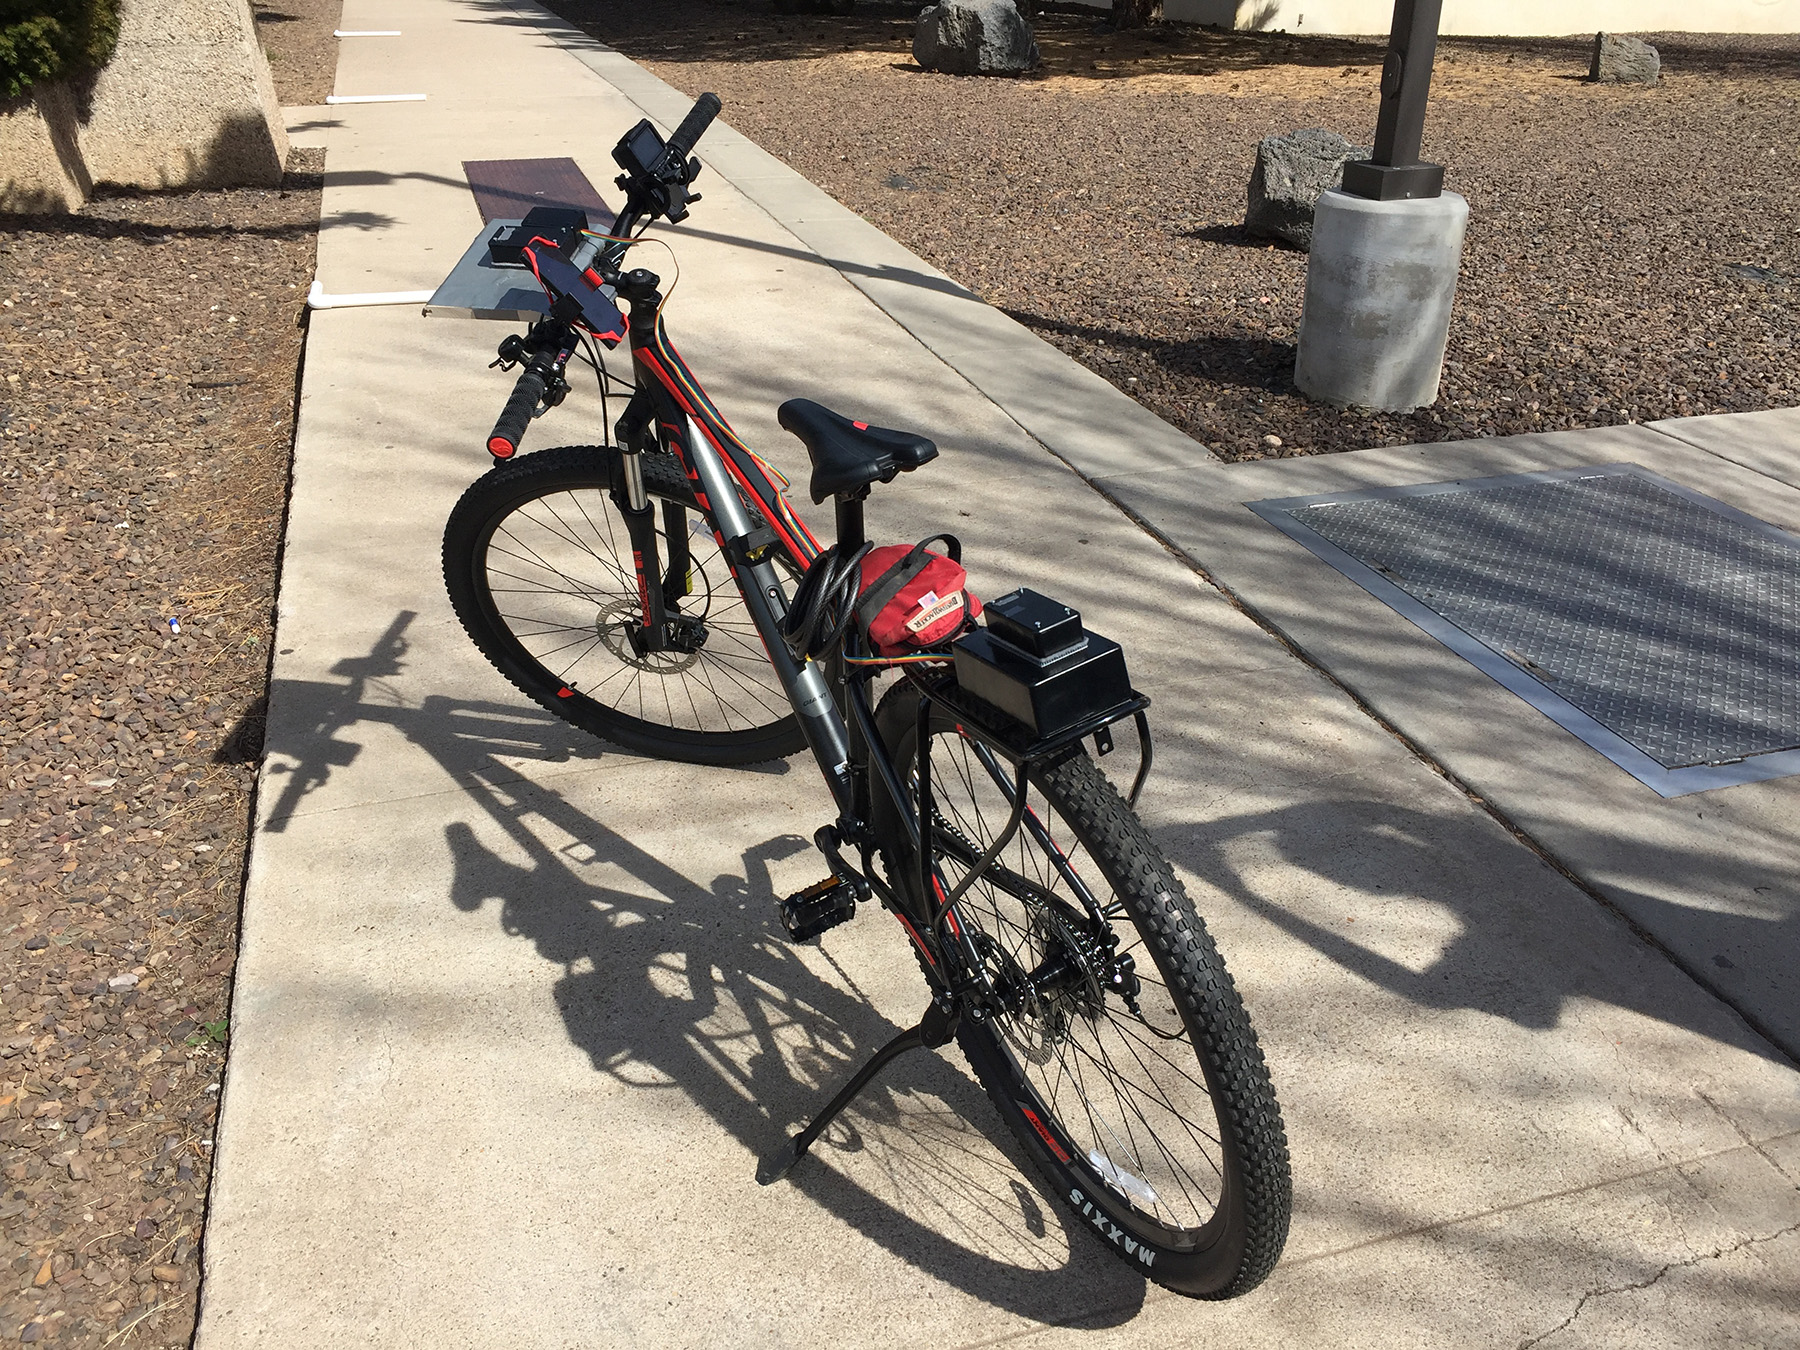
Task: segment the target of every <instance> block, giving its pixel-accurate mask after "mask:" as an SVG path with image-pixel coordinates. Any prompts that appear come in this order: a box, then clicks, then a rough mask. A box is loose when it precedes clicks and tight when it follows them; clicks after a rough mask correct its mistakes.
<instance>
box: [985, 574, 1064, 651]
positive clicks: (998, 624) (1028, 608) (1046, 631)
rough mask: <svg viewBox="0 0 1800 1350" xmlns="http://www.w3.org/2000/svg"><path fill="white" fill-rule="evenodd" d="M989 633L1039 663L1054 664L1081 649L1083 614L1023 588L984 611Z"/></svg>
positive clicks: (991, 602)
mask: <svg viewBox="0 0 1800 1350" xmlns="http://www.w3.org/2000/svg"><path fill="white" fill-rule="evenodd" d="M983 621H984V622H985V623H986V624H987V627H988V632H990V633H992V634H993V635H994V636H995V637H996V638H998V639H999V640H1000V641H1001V642H1004V643H1005V644H1006V645H1007V646H1009V647H1012V648H1015V649H1016V650H1017V651H1019V652H1020V653H1022V654H1023V655H1025V656H1029V657H1031V658H1033V659H1034V660H1037V661H1053V660H1055V659H1056V658H1057V657H1059V656H1067V655H1068V654H1069V653H1070V652H1073V651H1076V650H1077V649H1079V648H1080V646H1081V639H1082V637H1083V636H1084V634H1083V631H1082V627H1081V615H1080V614H1078V613H1076V612H1075V611H1074V610H1072V609H1070V608H1069V607H1068V606H1067V605H1065V604H1063V603H1062V602H1061V601H1059V600H1052V599H1051V598H1050V597H1049V596H1047V595H1039V594H1038V593H1037V592H1036V591H1032V590H1027V589H1025V588H1024V587H1023V586H1021V587H1020V588H1019V589H1018V590H1016V591H1013V592H1011V593H1010V594H1008V595H1003V596H1001V597H1000V598H999V599H998V600H992V601H989V602H988V604H987V607H986V609H985V610H984V611H983Z"/></svg>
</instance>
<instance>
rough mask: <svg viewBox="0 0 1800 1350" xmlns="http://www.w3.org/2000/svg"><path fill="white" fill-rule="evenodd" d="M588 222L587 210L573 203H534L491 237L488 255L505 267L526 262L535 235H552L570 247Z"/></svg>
mask: <svg viewBox="0 0 1800 1350" xmlns="http://www.w3.org/2000/svg"><path fill="white" fill-rule="evenodd" d="M587 226H588V218H587V212H585V211H577V210H575V209H574V208H573V207H569V206H534V207H532V208H531V210H529V211H527V212H526V213H525V219H524V220H522V221H520V222H519V223H518V224H517V225H514V226H513V227H512V228H511V229H506V230H501V231H500V233H498V234H496V235H495V236H494V237H493V238H492V239H490V240H489V241H488V257H489V258H491V259H492V260H493V261H494V262H496V263H498V264H500V265H501V266H503V267H523V266H525V246H526V245H527V244H529V243H530V242H531V241H532V240H533V239H548V240H549V241H550V242H551V243H553V244H555V245H556V246H557V247H558V248H559V249H564V250H567V249H568V247H569V246H570V245H571V244H573V243H574V242H575V241H576V240H577V239H579V238H580V237H581V232H582V231H583V230H585V229H586V228H587Z"/></svg>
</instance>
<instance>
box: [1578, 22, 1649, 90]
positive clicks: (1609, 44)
mask: <svg viewBox="0 0 1800 1350" xmlns="http://www.w3.org/2000/svg"><path fill="white" fill-rule="evenodd" d="M1661 73H1662V57H1660V56H1658V55H1657V52H1656V48H1654V47H1652V46H1651V45H1650V44H1649V43H1648V42H1645V41H1643V40H1642V39H1640V38H1634V37H1614V36H1613V35H1612V34H1610V33H1595V34H1594V59H1593V61H1592V62H1591V63H1589V65H1588V78H1589V79H1590V80H1597V81H1598V82H1599V83H1601V84H1655V83H1656V81H1657V77H1658V76H1659V75H1660V74H1661Z"/></svg>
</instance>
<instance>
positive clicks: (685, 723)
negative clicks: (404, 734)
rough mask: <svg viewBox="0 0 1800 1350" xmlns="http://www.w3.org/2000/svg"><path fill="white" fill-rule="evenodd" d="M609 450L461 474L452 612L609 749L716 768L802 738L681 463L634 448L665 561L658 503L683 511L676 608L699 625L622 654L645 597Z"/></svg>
mask: <svg viewBox="0 0 1800 1350" xmlns="http://www.w3.org/2000/svg"><path fill="white" fill-rule="evenodd" d="M618 455H619V451H618V450H616V449H614V448H612V447H610V446H566V447H563V448H561V449H555V450H540V451H538V452H537V453H535V454H531V455H526V456H523V457H521V458H519V459H515V460H509V461H508V462H507V463H505V464H501V465H498V466H496V467H495V468H494V469H492V470H491V471H490V472H488V473H487V474H485V475H484V476H483V477H481V478H480V479H478V480H476V482H474V483H473V484H471V485H470V487H469V489H468V491H466V492H465V493H464V494H463V496H462V499H461V500H460V501H458V502H457V504H456V509H455V510H454V511H452V512H451V515H450V520H449V523H448V524H447V525H446V527H445V530H444V584H445V586H446V588H447V589H448V591H449V593H450V603H451V605H452V607H453V608H454V609H455V610H456V616H457V618H458V619H460V620H461V621H462V625H463V628H464V629H465V630H466V631H467V632H468V634H469V636H470V637H471V638H472V639H473V640H474V642H475V645H476V646H477V647H478V648H480V649H481V652H482V654H483V655H485V656H486V657H487V658H488V660H490V661H492V662H493V663H494V666H495V667H496V668H497V669H498V670H499V671H500V673H501V674H503V675H504V676H506V678H507V679H508V680H510V681H512V683H513V684H514V685H516V686H517V687H518V688H519V690H520V691H521V692H523V693H524V694H526V695H527V696H528V697H530V698H531V699H532V700H533V701H534V702H536V703H537V704H539V705H540V706H541V707H544V708H546V709H548V710H549V711H551V712H553V713H555V714H556V715H557V716H558V717H561V718H563V719H565V720H566V721H569V722H572V723H573V724H574V725H576V726H578V727H580V728H582V729H583V730H584V731H588V732H591V733H592V734H594V735H596V736H601V737H604V738H605V739H606V740H609V741H611V742H613V743H614V744H615V745H621V746H624V747H625V748H627V749H630V750H637V751H641V752H643V753H645V754H650V755H655V756H658V757H660V758H664V759H674V760H683V761H686V762H689V763H694V764H712V765H726V764H753V763H756V762H758V761H761V760H768V759H779V758H785V757H786V756H788V755H791V754H793V753H794V752H795V751H797V750H799V749H801V748H802V747H803V746H804V744H805V741H804V738H803V736H802V735H801V733H800V729H799V726H798V724H797V723H796V722H795V720H794V716H793V712H792V709H791V708H790V706H789V704H788V701H787V696H786V694H785V693H784V691H783V690H782V687H781V683H780V681H779V680H778V679H777V678H776V675H775V672H774V670H773V668H772V667H771V666H770V665H769V661H768V656H767V654H766V653H765V652H764V650H763V646H762V641H761V639H760V637H759V636H758V635H757V632H756V627H755V624H754V623H753V622H752V620H751V617H750V614H749V611H748V610H747V609H746V608H745V607H744V601H743V597H742V595H740V594H739V592H738V589H737V583H736V582H735V581H734V580H733V578H732V575H731V568H730V566H729V564H728V563H727V562H726V559H725V557H724V555H723V553H722V552H721V551H720V549H719V546H718V543H717V541H716V540H715V538H714V536H713V531H712V523H711V522H710V521H708V520H706V519H705V517H704V516H703V515H702V514H701V513H700V511H699V508H698V507H697V506H696V505H695V502H694V496H693V492H692V489H691V487H690V486H689V483H688V480H687V476H686V474H685V473H683V471H682V468H681V465H680V463H679V462H678V461H677V460H676V459H675V457H674V456H672V455H669V454H667V453H664V452H660V451H656V452H646V453H645V454H644V455H643V456H642V457H641V458H642V465H643V473H644V487H645V491H646V492H647V493H648V495H649V497H650V499H651V504H652V506H653V507H655V508H656V512H657V515H656V519H657V532H658V551H659V555H660V557H661V558H662V559H663V560H664V563H665V565H666V562H667V559H668V557H669V551H668V535H667V530H668V528H669V523H670V517H669V513H667V512H666V511H665V510H664V504H665V503H668V504H672V505H673V506H675V507H678V508H680V510H679V511H678V512H677V513H676V515H678V516H679V517H680V518H681V519H682V520H683V521H684V522H685V523H684V524H683V525H678V526H676V528H679V529H682V530H683V531H684V533H685V535H686V538H687V541H688V547H689V550H690V554H691V565H690V567H689V569H688V576H687V594H686V595H685V596H682V597H681V598H680V600H679V611H680V613H681V614H682V616H683V617H684V618H685V619H687V620H691V621H692V623H693V624H695V625H698V626H697V627H694V628H693V630H692V631H693V632H694V634H695V649H694V650H692V651H682V652H644V653H638V652H636V651H635V650H634V649H633V647H632V645H631V643H630V641H629V640H628V632H629V630H630V629H631V628H632V627H633V626H634V625H635V624H637V623H638V622H639V621H640V619H641V602H640V600H639V595H638V579H637V567H636V564H635V562H634V560H633V557H632V549H631V540H630V537H629V535H628V533H627V531H626V528H625V522H624V520H623V519H622V518H621V517H620V515H619V512H618V509H617V507H616V506H615V505H614V502H613V498H612V493H611V484H612V483H613V482H614V481H616V473H615V469H616V461H617V458H618ZM746 509H747V510H750V512H751V515H752V523H753V524H754V523H759V520H760V518H759V517H757V516H756V513H755V511H754V508H750V507H747V508H746ZM783 561H784V562H786V561H787V560H785V559H784V560H783ZM789 570H790V571H791V570H792V568H791V566H790V567H789Z"/></svg>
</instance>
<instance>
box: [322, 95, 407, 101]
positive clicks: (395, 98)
mask: <svg viewBox="0 0 1800 1350" xmlns="http://www.w3.org/2000/svg"><path fill="white" fill-rule="evenodd" d="M325 101H326V102H327V103H423V102H424V101H425V95H423V94H330V95H328V96H327V97H326V99H325Z"/></svg>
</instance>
